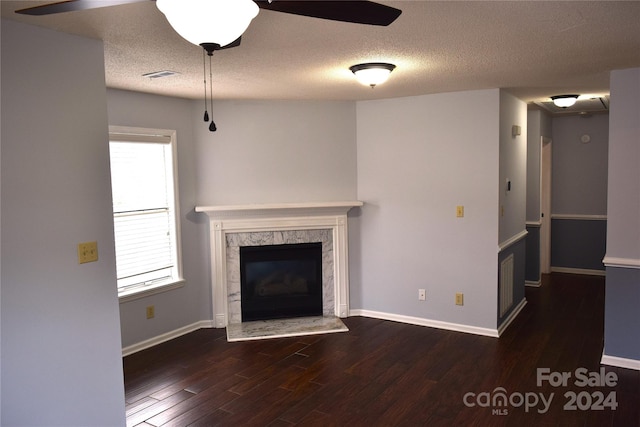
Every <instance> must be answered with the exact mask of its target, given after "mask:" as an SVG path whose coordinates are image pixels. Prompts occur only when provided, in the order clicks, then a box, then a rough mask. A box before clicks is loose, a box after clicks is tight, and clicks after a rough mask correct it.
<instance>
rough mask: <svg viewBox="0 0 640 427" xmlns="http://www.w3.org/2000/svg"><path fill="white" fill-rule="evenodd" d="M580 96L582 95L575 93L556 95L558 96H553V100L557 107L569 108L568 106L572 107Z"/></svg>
mask: <svg viewBox="0 0 640 427" xmlns="http://www.w3.org/2000/svg"><path fill="white" fill-rule="evenodd" d="M578 96H580V95H575V94H571V95H556V96H552V97H551V100H552V101H553V103H554V104H555V106H556V107H560V108H567V107H571V106H572V105H573V104H575V103H576V101H577V100H578Z"/></svg>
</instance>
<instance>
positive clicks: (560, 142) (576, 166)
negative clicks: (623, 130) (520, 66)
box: [551, 114, 609, 215]
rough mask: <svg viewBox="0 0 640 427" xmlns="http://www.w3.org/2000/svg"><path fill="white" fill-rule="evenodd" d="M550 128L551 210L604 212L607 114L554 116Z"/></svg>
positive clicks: (605, 204)
mask: <svg viewBox="0 0 640 427" xmlns="http://www.w3.org/2000/svg"><path fill="white" fill-rule="evenodd" d="M552 129H553V130H552V135H551V137H552V139H553V146H552V147H553V153H552V156H553V159H552V191H551V205H552V213H553V214H566V215H572V214H581V215H605V214H606V213H607V156H608V154H607V153H608V149H609V115H608V114H594V115H593V116H591V117H585V118H583V117H580V116H568V117H554V118H553V119H552ZM583 134H589V135H590V136H591V142H590V143H588V144H583V143H582V142H581V141H580V136H581V135H583Z"/></svg>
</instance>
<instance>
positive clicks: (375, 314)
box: [349, 309, 500, 338]
mask: <svg viewBox="0 0 640 427" xmlns="http://www.w3.org/2000/svg"><path fill="white" fill-rule="evenodd" d="M349 315H350V316H362V317H371V318H373V319H382V320H391V321H393V322H400V323H408V324H410V325H418V326H427V327H430V328H436V329H445V330H448V331H456V332H464V333H467V334H474V335H483V336H487V337H494V338H498V337H499V336H500V335H499V333H498V330H497V329H489V328H480V327H477V326H470V325H462V324H459V323H450V322H441V321H439V320H432V319H424V318H422V317H413V316H404V315H401V314H393V313H384V312H381V311H372V310H362V309H355V310H350V311H349Z"/></svg>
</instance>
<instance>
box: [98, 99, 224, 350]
mask: <svg viewBox="0 0 640 427" xmlns="http://www.w3.org/2000/svg"><path fill="white" fill-rule="evenodd" d="M107 101H108V112H109V125H112V126H114V125H115V126H132V127H146V128H157V129H172V130H175V131H176V139H177V141H176V144H177V152H178V155H177V161H178V189H179V198H180V199H179V200H180V207H179V209H180V232H181V237H182V239H181V240H182V247H181V250H182V267H183V276H184V279H185V281H186V284H185V286H184V287H181V288H178V289H173V290H171V291H168V292H163V293H160V294H155V295H151V296H148V297H145V298H141V299H137V300H133V301H128V302H125V303H121V304H120V321H121V330H122V346H123V347H127V346H130V345H132V344H136V343H139V342H140V341H144V340H146V339H149V338H152V337H156V336H158V335H161V334H163V333H166V332H169V331H173V330H175V329H178V328H181V327H184V326H187V325H191V324H193V323H195V322H198V321H201V320H205V319H210V317H211V308H210V303H209V301H210V294H211V292H210V290H209V287H208V283H209V268H208V251H209V248H208V245H207V242H206V232H203V226H204V223H205V221H204V219H202V218H200V215H197V214H195V212H194V211H193V208H194V206H195V205H196V204H197V197H196V186H197V182H196V173H197V171H196V163H197V161H196V160H197V157H198V153H197V150H196V141H195V140H194V135H193V129H194V126H195V124H194V122H195V118H194V115H193V114H192V105H193V103H194V101H191V100H186V99H179V98H169V97H163V96H156V95H149V94H143V93H137V92H127V91H121V90H114V89H109V90H107ZM197 117H201V114H199V115H198V116H197ZM198 124H199V123H198ZM149 305H153V306H155V317H154V318H153V319H147V318H146V311H145V307H147V306H149Z"/></svg>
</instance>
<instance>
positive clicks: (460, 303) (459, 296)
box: [456, 292, 464, 305]
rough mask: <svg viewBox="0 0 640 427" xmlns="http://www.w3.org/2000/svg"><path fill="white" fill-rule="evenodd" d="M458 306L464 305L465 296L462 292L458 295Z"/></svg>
mask: <svg viewBox="0 0 640 427" xmlns="http://www.w3.org/2000/svg"><path fill="white" fill-rule="evenodd" d="M456 305H464V294H463V293H461V292H458V293H456Z"/></svg>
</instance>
